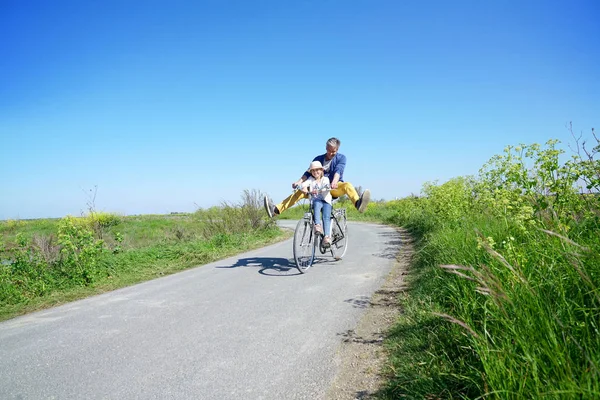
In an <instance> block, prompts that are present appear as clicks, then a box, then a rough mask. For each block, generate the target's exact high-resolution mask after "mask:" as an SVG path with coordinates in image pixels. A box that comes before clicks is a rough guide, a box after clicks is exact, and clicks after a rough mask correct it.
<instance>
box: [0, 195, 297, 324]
mask: <svg viewBox="0 0 600 400" xmlns="http://www.w3.org/2000/svg"><path fill="white" fill-rule="evenodd" d="M287 236H289V233H286V232H283V231H281V230H280V229H278V228H277V227H276V225H275V224H274V222H273V221H270V220H268V219H267V218H266V216H265V212H264V209H263V206H262V196H261V194H260V193H259V192H257V191H245V192H244V193H243V195H242V199H241V202H240V203H239V204H223V205H222V206H221V207H213V208H210V209H199V210H198V211H196V212H195V213H190V214H183V213H182V214H173V215H143V216H119V215H116V214H112V213H105V212H96V211H94V210H93V208H90V211H89V213H87V214H86V215H84V216H81V217H74V216H67V217H65V218H62V219H40V220H27V221H24V220H9V221H1V222H0V320H4V319H8V318H11V317H14V316H16V315H20V314H24V313H26V312H30V311H34V310H37V309H41V308H45V307H49V306H53V305H57V304H61V303H64V302H67V301H72V300H75V299H79V298H82V297H86V296H89V295H93V294H97V293H101V292H104V291H108V290H113V289H117V288H120V287H124V286H128V285H132V284H134V283H138V282H141V281H145V280H149V279H153V278H157V277H160V276H164V275H168V274H171V273H174V272H177V271H180V270H183V269H186V268H190V267H195V266H198V265H201V264H206V263H209V262H212V261H215V260H218V259H221V258H225V257H227V256H230V255H233V254H236V253H239V252H241V251H245V250H249V249H252V248H257V247H261V246H264V245H266V244H269V243H272V242H274V241H277V240H281V239H283V238H285V237H287Z"/></svg>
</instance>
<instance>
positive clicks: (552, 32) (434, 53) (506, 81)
mask: <svg viewBox="0 0 600 400" xmlns="http://www.w3.org/2000/svg"><path fill="white" fill-rule="evenodd" d="M599 20H600V2H598V1H595V0H589V1H583V0H572V1H567V0H565V1H552V0H544V1H529V0H515V1H508V0H498V1H493V0H489V1H483V0H473V1H460V0H459V1H398V0H393V1H379V0H369V1H367V0H365V1H351V0H339V1H338V0H335V1H334V0H320V1H316V0H315V1H312V0H310V1H309V0H303V1H275V0H273V1H267V0H257V1H242V0H238V1H227V0H223V1H220V0H219V1H217V0H214V1H188V2H184V1H177V0H170V1H152V0H150V1H127V0H119V1H112V0H107V1H94V2H92V1H79V0H77V1H61V0H57V1H21V0H0V38H2V39H0V154H1V156H0V180H1V181H0V219H9V218H10V219H15V218H39V217H62V216H65V215H67V214H71V215H79V214H80V213H81V212H82V211H85V210H86V202H87V201H88V200H89V199H88V194H89V190H90V189H92V188H94V187H95V186H97V188H98V191H97V197H96V208H97V209H98V210H100V211H108V212H116V213H121V214H138V213H139V214H146V213H169V212H173V211H194V210H195V209H196V206H200V207H204V208H206V207H210V206H213V205H219V204H220V203H221V202H222V201H227V202H238V201H239V200H240V196H241V193H242V191H243V190H244V189H258V190H261V191H263V192H266V193H269V194H270V195H271V196H272V197H273V198H274V199H275V200H276V201H278V200H281V199H282V198H283V197H285V196H286V195H288V194H289V193H290V192H291V188H290V184H291V183H292V182H293V181H294V180H296V179H298V177H299V176H300V174H301V173H302V171H303V170H304V169H305V168H306V167H307V166H308V164H309V162H310V161H311V160H312V158H313V157H314V156H316V155H317V154H321V153H323V152H324V148H325V142H326V140H327V139H328V138H329V137H331V136H336V137H338V138H340V139H341V141H342V146H341V149H340V152H342V153H344V154H345V155H346V156H347V157H348V166H347V168H346V172H345V178H346V180H348V181H351V182H352V183H354V184H355V185H357V186H358V185H360V186H362V187H363V188H370V189H371V191H372V193H373V196H374V197H375V198H376V199H388V200H389V199H393V198H396V197H404V196H407V195H409V194H411V193H419V192H420V189H421V186H422V184H423V183H424V182H426V181H433V180H439V181H440V182H443V181H445V180H447V179H449V178H452V177H456V176H461V175H471V174H476V173H477V172H478V170H479V168H480V167H481V166H482V165H483V164H484V163H485V162H486V161H487V160H488V159H489V158H490V157H492V156H493V155H494V154H499V153H501V152H502V150H503V148H504V147H505V146H506V145H509V144H514V145H516V144H518V143H534V142H545V141H547V140H548V139H552V138H556V139H560V140H562V141H563V142H565V143H566V142H568V141H569V139H570V136H569V133H568V131H567V130H566V128H565V125H566V124H567V123H568V122H569V121H573V126H574V129H575V131H576V132H583V133H584V135H587V136H590V132H591V128H592V127H596V128H597V130H598V125H600V124H599V122H600V96H599V95H600V90H599V89H600V62H599V61H600V30H599V25H598V21H599ZM86 193H88V194H86Z"/></svg>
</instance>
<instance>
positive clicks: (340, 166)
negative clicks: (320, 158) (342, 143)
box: [331, 153, 346, 189]
mask: <svg viewBox="0 0 600 400" xmlns="http://www.w3.org/2000/svg"><path fill="white" fill-rule="evenodd" d="M337 158H338V159H337V162H336V163H335V171H333V175H332V178H331V188H332V189H337V187H338V182H339V181H340V179H341V178H342V176H343V175H344V168H346V156H345V155H343V154H339V153H338V154H337Z"/></svg>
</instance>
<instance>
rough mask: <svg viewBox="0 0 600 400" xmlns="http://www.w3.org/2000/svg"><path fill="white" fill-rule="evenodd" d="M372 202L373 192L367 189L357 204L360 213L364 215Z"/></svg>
mask: <svg viewBox="0 0 600 400" xmlns="http://www.w3.org/2000/svg"><path fill="white" fill-rule="evenodd" d="M370 201H371V191H370V190H369V189H366V190H365V191H364V192H363V193H362V194H361V195H360V199H358V201H357V202H356V209H357V210H358V212H359V213H364V212H365V210H366V209H367V206H368V205H369V202H370Z"/></svg>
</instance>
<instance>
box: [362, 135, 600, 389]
mask: <svg viewBox="0 0 600 400" xmlns="http://www.w3.org/2000/svg"><path fill="white" fill-rule="evenodd" d="M592 135H593V136H594V144H593V145H592V146H586V145H585V144H584V143H582V142H580V140H579V139H578V140H577V143H576V147H575V149H574V152H573V153H574V154H573V155H572V156H571V157H570V158H568V157H567V155H566V154H565V153H564V152H563V151H562V150H560V149H559V148H558V145H559V143H558V142H557V141H555V140H552V141H549V142H547V143H546V144H545V145H538V144H532V145H519V146H510V147H507V148H506V149H505V150H504V153H503V154H502V155H497V156H495V157H493V158H492V159H491V160H490V161H489V162H488V163H487V164H486V165H484V166H483V167H482V168H481V170H480V174H479V176H478V177H458V178H455V179H451V180H450V181H448V182H446V183H443V184H438V183H428V184H425V185H424V187H423V190H422V196H418V197H417V196H412V197H408V198H404V199H401V200H398V201H392V202H387V203H383V204H372V205H370V206H369V208H368V210H367V212H366V216H367V217H368V216H369V214H370V215H373V216H375V215H376V216H377V218H381V220H382V221H384V222H387V223H392V224H395V225H398V226H403V227H405V228H408V229H409V230H410V232H411V233H412V235H413V236H414V238H415V239H416V240H417V252H416V256H415V259H414V260H413V267H412V271H411V272H410V274H409V277H408V279H409V285H410V289H409V290H408V291H407V292H405V293H404V294H403V295H402V296H401V298H400V299H399V302H400V306H401V309H402V315H401V316H400V318H399V320H398V321H397V323H396V325H395V326H394V327H393V328H392V329H391V331H390V332H389V335H388V338H387V340H386V346H387V350H388V351H389V354H390V359H389V362H388V365H387V367H386V371H385V372H386V376H387V379H388V381H387V384H386V385H385V387H384V388H383V389H382V390H381V391H380V393H379V397H380V398H382V399H398V398H411V399H419V398H422V399H425V398H427V399H437V398H444V399H450V398H452V399H460V398H468V399H474V398H502V399H517V398H529V399H534V398H535V399H537V398H548V399H571V398H572V399H592V398H600V332H599V325H600V197H599V195H598V193H599V190H600V161H599V160H598V159H597V157H596V156H597V153H598V151H600V141H599V140H598V138H597V137H596V136H595V135H594V132H593V131H592Z"/></svg>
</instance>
